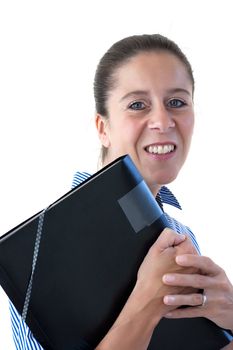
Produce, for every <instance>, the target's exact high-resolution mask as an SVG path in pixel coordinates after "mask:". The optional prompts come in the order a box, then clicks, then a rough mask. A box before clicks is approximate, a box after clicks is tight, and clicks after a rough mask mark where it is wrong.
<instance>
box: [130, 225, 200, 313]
mask: <svg viewBox="0 0 233 350" xmlns="http://www.w3.org/2000/svg"><path fill="white" fill-rule="evenodd" d="M184 253H185V254H194V255H195V254H197V251H196V249H195V247H194V246H193V244H192V242H191V239H190V238H189V237H187V236H185V235H180V234H177V233H175V232H174V231H172V230H171V229H168V228H167V229H165V230H164V231H163V232H162V233H161V235H160V236H159V238H158V239H157V241H156V242H155V243H154V244H153V245H152V247H151V248H150V250H149V251H148V253H147V255H146V257H145V259H144V261H143V262H142V264H141V267H140V268H139V270H138V276H137V283H136V286H135V290H136V291H137V290H139V291H140V296H142V295H143V294H144V295H145V298H148V300H150V302H152V301H153V299H154V300H155V302H156V308H157V310H158V309H164V310H162V316H163V315H164V312H167V311H168V309H170V310H171V309H174V306H167V307H166V308H164V303H163V297H164V295H166V294H174V293H177V294H180V293H181V294H188V293H191V292H194V291H196V289H194V288H190V287H183V286H172V287H171V286H168V285H165V284H164V283H163V281H162V277H163V275H164V273H168V272H170V273H183V274H193V273H197V272H198V269H197V268H193V267H192V266H189V267H183V266H180V265H178V264H177V263H176V261H175V258H176V256H178V255H181V254H184ZM158 304H159V305H160V306H161V307H160V308H158ZM176 307H177V306H175V308H176Z"/></svg>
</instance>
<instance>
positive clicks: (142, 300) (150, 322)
mask: <svg viewBox="0 0 233 350" xmlns="http://www.w3.org/2000/svg"><path fill="white" fill-rule="evenodd" d="M185 253H189V254H197V253H196V250H195V248H194V247H193V244H192V242H191V241H190V239H189V238H188V237H186V236H185V235H179V234H177V233H175V232H174V231H172V230H171V229H165V230H164V231H163V232H162V233H161V235H160V236H159V238H158V239H157V241H156V242H155V243H154V244H153V245H152V247H151V248H150V250H149V251H148V253H147V255H146V257H145V259H144V260H143V262H142V264H141V266H140V268H139V270H138V276H137V282H136V285H135V287H134V289H133V291H132V293H131V294H130V296H129V298H128V300H127V302H126V304H125V306H124V307H123V309H122V311H121V313H120V314H119V316H118V318H117V319H116V321H115V322H114V324H113V326H112V327H111V329H110V330H109V332H108V333H107V334H106V336H105V337H104V338H103V340H102V341H101V342H100V344H99V345H98V346H97V348H96V349H98V350H108V349H111V350H119V349H121V350H131V349H134V350H146V349H147V348H148V344H149V342H150V339H151V336H152V334H153V331H154V328H155V327H156V326H157V324H158V323H159V321H160V319H161V318H162V317H163V316H164V315H165V314H166V313H167V312H168V311H170V310H173V309H174V308H176V306H166V305H164V303H163V297H164V295H166V294H167V293H170V294H171V293H172V292H174V293H182V292H183V293H188V292H194V291H196V290H195V289H193V288H190V287H173V286H172V287H171V286H167V285H165V284H164V283H163V282H162V276H163V275H164V274H165V273H167V272H176V273H187V274H189V273H197V272H198V269H196V268H193V267H182V266H179V265H177V263H176V261H175V258H176V256H177V255H179V254H185Z"/></svg>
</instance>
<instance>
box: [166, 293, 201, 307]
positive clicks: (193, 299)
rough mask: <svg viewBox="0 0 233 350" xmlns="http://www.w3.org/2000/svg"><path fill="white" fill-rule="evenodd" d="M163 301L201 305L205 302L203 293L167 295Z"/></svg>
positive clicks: (174, 303) (168, 303)
mask: <svg viewBox="0 0 233 350" xmlns="http://www.w3.org/2000/svg"><path fill="white" fill-rule="evenodd" d="M163 302H164V304H166V305H171V306H180V305H188V306H201V305H202V303H203V295H202V294H201V293H194V294H188V295H181V294H178V295H165V297H164V298H163Z"/></svg>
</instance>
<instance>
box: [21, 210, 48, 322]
mask: <svg viewBox="0 0 233 350" xmlns="http://www.w3.org/2000/svg"><path fill="white" fill-rule="evenodd" d="M47 209H48V208H45V209H44V210H43V211H42V212H41V214H40V216H39V221H38V226H37V233H36V240H35V246H34V252H33V258H32V271H31V276H30V280H29V283H28V287H27V293H26V297H25V300H24V305H23V311H22V319H23V320H24V321H26V317H27V312H28V306H29V302H30V298H31V292H32V282H33V276H34V272H35V268H36V262H37V257H38V253H39V248H40V240H41V235H42V230H43V223H44V215H45V212H46V210H47Z"/></svg>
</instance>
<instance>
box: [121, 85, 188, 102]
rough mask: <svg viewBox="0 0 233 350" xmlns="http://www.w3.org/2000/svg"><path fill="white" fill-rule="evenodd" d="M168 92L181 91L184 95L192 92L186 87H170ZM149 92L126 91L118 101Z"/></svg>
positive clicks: (146, 94) (145, 94)
mask: <svg viewBox="0 0 233 350" xmlns="http://www.w3.org/2000/svg"><path fill="white" fill-rule="evenodd" d="M166 92H167V93H168V94H175V93H179V92H182V93H185V94H186V95H188V96H191V95H192V93H191V92H190V91H189V90H187V89H184V88H171V89H168V90H167V91H166ZM149 94H150V93H149V91H147V90H135V91H130V92H128V93H127V94H126V95H124V96H123V97H122V98H121V99H120V102H122V101H124V100H126V99H127V98H129V97H137V96H142V95H144V96H148V95H149Z"/></svg>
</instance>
